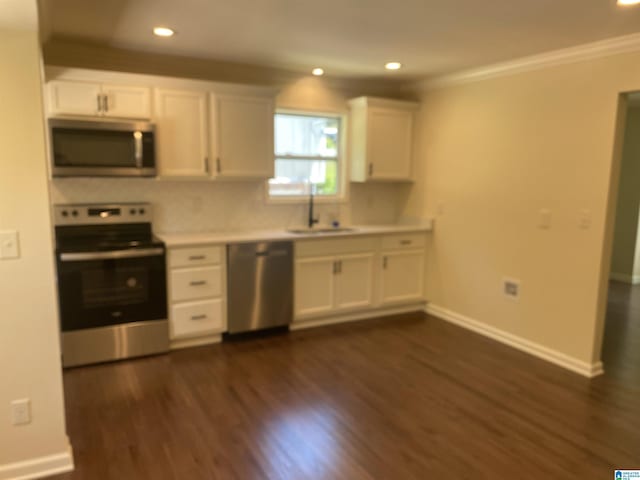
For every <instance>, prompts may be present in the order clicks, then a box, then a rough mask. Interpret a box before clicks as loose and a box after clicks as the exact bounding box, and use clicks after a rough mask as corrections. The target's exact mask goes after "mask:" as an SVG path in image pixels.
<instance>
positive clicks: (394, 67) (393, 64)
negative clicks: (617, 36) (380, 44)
mask: <svg viewBox="0 0 640 480" xmlns="http://www.w3.org/2000/svg"><path fill="white" fill-rule="evenodd" d="M638 1H640V0H638ZM401 67H402V64H401V63H400V62H389V63H387V64H386V65H385V66H384V68H386V69H387V70H400V68H401Z"/></svg>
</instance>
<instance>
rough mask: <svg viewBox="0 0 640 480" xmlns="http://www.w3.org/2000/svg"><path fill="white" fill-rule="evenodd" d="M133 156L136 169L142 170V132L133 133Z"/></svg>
mask: <svg viewBox="0 0 640 480" xmlns="http://www.w3.org/2000/svg"><path fill="white" fill-rule="evenodd" d="M133 152H134V153H133V154H134V156H135V160H136V167H137V168H142V132H140V131H136V132H133Z"/></svg>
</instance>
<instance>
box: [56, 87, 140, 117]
mask: <svg viewBox="0 0 640 480" xmlns="http://www.w3.org/2000/svg"><path fill="white" fill-rule="evenodd" d="M47 89H48V95H49V113H50V114H51V115H86V116H92V117H96V116H98V117H113V118H134V119H148V118H150V117H151V93H150V89H149V88H147V87H133V86H127V85H113V84H102V83H98V82H80V81H69V80H53V81H51V82H49V83H48V84H47Z"/></svg>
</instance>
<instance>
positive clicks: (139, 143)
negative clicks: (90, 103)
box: [49, 118, 156, 177]
mask: <svg viewBox="0 0 640 480" xmlns="http://www.w3.org/2000/svg"><path fill="white" fill-rule="evenodd" d="M49 133H50V142H51V173H52V175H53V176H54V177H153V176H155V174H156V160H155V128H154V126H153V125H152V124H150V123H146V122H109V121H90V120H67V119H58V118H52V119H50V120H49Z"/></svg>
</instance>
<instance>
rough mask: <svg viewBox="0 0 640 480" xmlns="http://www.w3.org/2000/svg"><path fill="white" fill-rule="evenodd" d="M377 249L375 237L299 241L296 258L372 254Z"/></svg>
mask: <svg viewBox="0 0 640 480" xmlns="http://www.w3.org/2000/svg"><path fill="white" fill-rule="evenodd" d="M375 247H376V238H375V237H354V238H327V239H322V240H299V241H297V242H296V257H317V256H324V255H340V254H344V253H363V252H372V251H374V250H375Z"/></svg>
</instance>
